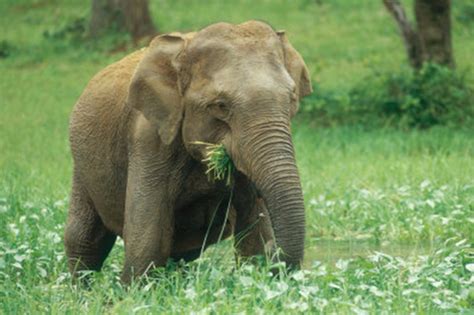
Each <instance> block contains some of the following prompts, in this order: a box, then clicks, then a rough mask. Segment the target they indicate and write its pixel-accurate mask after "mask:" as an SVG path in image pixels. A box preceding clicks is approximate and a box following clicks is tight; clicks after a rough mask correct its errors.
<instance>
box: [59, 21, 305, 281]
mask: <svg viewBox="0 0 474 315" xmlns="http://www.w3.org/2000/svg"><path fill="white" fill-rule="evenodd" d="M311 91H312V89H311V83H310V78H309V74H308V69H307V68H306V66H305V63H304V61H303V59H302V58H301V56H300V54H299V53H298V52H297V51H296V50H295V49H294V48H293V47H292V45H291V44H290V43H289V41H288V39H287V37H286V35H285V34H284V32H283V31H281V32H276V31H274V30H273V28H272V27H270V26H269V25H267V24H265V23H263V22H258V21H248V22H246V23H243V24H238V25H233V24H228V23H217V24H213V25H210V26H208V27H206V28H204V29H202V30H200V31H198V32H194V33H186V34H182V33H170V34H164V35H160V36H158V37H156V38H154V39H153V40H152V42H151V43H150V44H149V46H148V47H146V48H144V49H141V50H139V51H136V52H134V53H132V54H130V55H128V56H126V57H125V58H123V59H122V60H120V61H118V62H116V63H114V64H112V65H110V66H108V67H106V68H105V69H104V70H102V71H101V72H99V73H98V74H97V75H96V76H95V77H94V78H93V79H92V80H91V81H90V83H89V84H88V85H87V87H86V88H85V91H84V92H83V94H82V95H81V97H80V98H79V100H78V101H77V103H76V105H75V107H74V110H73V112H72V115H71V120H70V144H71V151H72V155H73V161H74V168H73V179H72V193H71V201H70V209H69V214H68V220H67V225H66V230H65V247H66V253H67V257H68V264H69V268H70V270H71V272H73V274H76V272H77V271H80V270H99V269H100V268H101V266H102V264H103V262H104V260H105V258H106V257H107V255H108V253H109V252H110V250H111V248H112V246H113V244H114V242H115V239H116V237H117V236H120V237H122V238H123V240H124V244H125V263H124V269H123V274H122V280H123V281H125V282H129V281H130V280H131V279H132V277H134V276H135V275H140V274H143V273H144V272H146V271H147V269H148V268H149V267H152V266H163V265H165V264H166V262H167V260H168V259H170V258H171V259H181V258H183V259H185V260H192V259H195V258H197V257H198V256H199V254H200V253H201V248H204V247H206V246H208V245H209V244H212V243H215V242H216V241H218V240H219V239H221V237H228V236H230V235H232V234H234V235H240V237H236V243H235V246H236V249H237V253H239V254H240V255H242V256H244V257H247V256H252V255H256V254H264V253H265V250H267V249H270V251H271V252H275V249H276V248H279V249H281V250H279V251H278V252H280V254H279V259H281V260H283V261H285V262H286V263H287V266H290V267H297V266H299V264H300V262H301V261H302V259H303V251H304V237H305V213H304V204H303V196H302V190H301V184H300V179H299V175H298V170H297V167H296V164H295V157H294V149H293V143H292V139H291V134H290V119H291V118H292V117H293V115H295V113H296V112H297V110H298V106H299V105H298V104H299V100H300V99H301V98H302V97H303V96H305V95H308V94H309V93H311ZM198 142H205V143H213V144H223V145H224V147H225V149H226V151H227V152H228V154H229V156H230V157H231V159H232V161H233V163H234V165H235V168H236V171H235V174H234V176H233V183H232V185H226V183H224V182H221V181H210V180H209V179H208V177H207V175H206V165H205V164H204V163H203V162H202V160H203V159H204V156H205V154H206V148H205V146H203V145H200V144H199V143H198ZM229 209H230V210H229ZM221 229H222V230H223V231H221ZM220 236H221V237H220ZM205 238H206V242H205V244H203V243H204V239H205Z"/></svg>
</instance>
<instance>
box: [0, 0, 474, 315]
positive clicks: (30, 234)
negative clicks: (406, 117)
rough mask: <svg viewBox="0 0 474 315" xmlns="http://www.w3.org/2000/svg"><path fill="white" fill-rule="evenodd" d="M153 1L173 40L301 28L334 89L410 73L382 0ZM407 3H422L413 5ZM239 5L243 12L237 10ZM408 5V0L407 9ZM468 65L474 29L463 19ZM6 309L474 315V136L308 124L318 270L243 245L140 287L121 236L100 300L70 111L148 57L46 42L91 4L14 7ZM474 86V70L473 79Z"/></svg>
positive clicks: (296, 128)
mask: <svg viewBox="0 0 474 315" xmlns="http://www.w3.org/2000/svg"><path fill="white" fill-rule="evenodd" d="M322 2H323V3H324V4H323V5H322V6H318V5H315V4H314V2H313V1H304V0H300V1H289V0H288V1H283V0H275V1H258V2H256V1H250V0H241V1H233V2H231V1H217V0H215V1H208V2H206V3H208V5H206V6H203V5H202V1H153V6H152V11H153V16H154V18H155V20H156V24H157V25H158V26H159V28H160V30H161V31H163V32H166V31H172V30H177V29H184V30H191V29H197V28H200V27H202V26H204V25H206V24H209V23H212V22H214V21H219V20H227V21H232V22H240V21H244V20H247V19H250V18H259V19H263V20H266V21H269V22H270V23H272V24H273V25H274V26H275V27H276V28H278V29H282V28H285V29H286V30H287V33H288V34H289V38H290V40H291V41H292V42H293V44H294V45H295V46H296V47H297V49H298V50H299V51H300V52H301V53H302V55H303V56H304V58H305V60H306V61H307V63H308V66H309V68H310V70H311V73H312V78H313V81H314V82H315V84H316V85H318V86H319V87H320V88H321V89H327V90H331V89H333V90H337V89H341V90H347V89H349V88H351V87H352V86H354V85H355V84H356V83H358V82H359V81H360V80H361V78H364V77H365V75H366V74H368V73H370V72H371V71H372V69H374V68H380V69H383V70H387V71H390V70H398V69H399V67H400V66H401V65H403V64H405V56H404V50H403V47H402V43H401V40H400V38H399V36H398V34H397V30H396V27H395V26H394V24H393V21H392V20H391V19H390V17H389V16H388V14H386V13H385V11H384V9H383V7H382V5H381V3H380V1H373V0H363V1H359V0H357V1H355V0H353V1H346V0H337V1H325V0H323V1H322ZM405 2H406V1H405ZM231 3H235V4H231ZM406 3H408V2H406ZM468 3H469V1H467V0H466V1H453V5H454V8H453V15H454V16H455V19H454V30H453V37H454V50H455V57H456V63H457V66H458V68H460V69H469V68H472V66H473V59H472V51H474V40H473V38H474V36H473V35H474V30H473V28H472V25H471V26H469V25H465V24H462V23H461V22H460V21H458V19H456V16H458V14H460V12H463V5H466V4H468ZM0 10H1V11H2V13H3V14H2V19H0V27H1V29H2V34H0V41H2V40H6V41H7V42H8V43H9V44H10V45H11V46H12V47H13V48H12V54H11V56H9V57H8V58H6V59H0V72H1V73H2V75H1V77H0V218H1V219H0V313H4V314H16V313H19V314H22V313H57V314H59V313H60V314H63V313H71V314H75V313H77V312H84V313H98V314H99V313H100V314H101V313H104V312H108V313H112V314H115V313H119V314H130V313H133V312H137V313H157V312H163V313H176V314H181V313H190V312H196V313H205V314H207V313H213V312H214V313H219V314H220V313H239V312H244V313H249V314H253V313H258V312H262V313H283V312H284V313H298V312H303V311H306V312H323V313H331V312H333V313H357V314H364V312H368V313H383V312H385V313H400V314H406V313H409V312H414V313H421V314H432V313H446V312H458V311H464V312H472V311H473V309H474V292H473V290H472V287H473V284H474V283H473V281H474V277H473V271H472V270H473V268H474V266H473V263H474V261H473V248H472V244H473V243H474V228H473V226H474V129H469V128H464V129H456V128H452V127H451V128H447V127H437V128H432V129H430V130H426V131H400V130H394V129H366V128H363V127H357V126H352V127H347V126H339V127H332V128H318V127H317V126H313V123H312V122H311V121H309V119H308V118H307V117H298V118H297V120H296V121H295V122H294V125H293V134H294V141H295V146H296V154H297V160H298V166H299V170H300V173H301V179H302V185H303V190H304V197H305V203H306V217H307V241H306V260H305V263H304V265H305V269H304V270H303V271H300V272H297V273H295V274H293V275H290V276H288V275H282V276H281V277H276V278H275V277H270V276H269V272H268V271H269V270H270V267H271V266H265V265H262V266H260V267H258V268H256V267H253V266H251V265H244V266H242V267H241V268H238V269H236V268H235V263H234V260H233V253H232V247H231V244H230V242H229V241H226V242H224V243H223V244H221V245H219V246H214V247H213V248H210V249H209V250H208V251H207V252H206V253H205V257H204V258H203V259H201V260H199V261H197V262H194V263H192V264H190V265H188V266H181V265H177V266H169V267H168V268H167V269H166V270H158V271H157V272H156V273H155V274H154V275H152V276H151V278H152V280H151V281H149V282H147V283H146V284H143V285H141V286H140V285H133V286H132V287H131V288H130V289H125V288H123V287H122V286H121V284H120V282H119V281H118V277H119V275H120V269H121V266H122V259H123V243H122V242H119V243H118V244H117V246H116V247H115V248H114V250H113V252H112V254H111V257H110V258H109V259H108V260H107V262H106V266H105V270H104V272H102V273H100V274H97V275H95V276H94V282H93V284H92V287H91V289H90V290H84V289H80V288H77V287H75V286H73V285H72V284H71V281H70V277H69V274H68V273H67V268H66V264H65V257H64V249H63V245H62V233H63V227H64V222H65V217H66V211H67V206H68V194H69V189H70V177H71V158H70V152H69V148H68V142H67V125H68V116H69V113H70V111H71V108H72V106H73V104H74V102H75V100H76V99H77V98H78V97H79V95H80V93H81V91H82V89H83V88H84V86H85V84H86V83H87V81H88V80H89V79H90V78H91V77H92V75H93V74H94V73H96V72H97V71H98V70H100V69H101V68H103V67H104V66H105V65H107V64H109V63H110V62H113V61H115V60H117V59H119V58H120V57H121V56H123V55H125V54H126V53H128V51H130V50H132V49H133V48H132V47H128V48H127V51H121V52H118V53H111V52H110V49H109V48H106V47H107V46H108V42H105V43H96V44H94V45H91V44H88V43H81V42H72V43H70V42H68V41H64V40H55V39H46V38H44V37H43V35H42V34H43V32H44V31H48V30H56V29H58V28H61V27H62V25H65V24H67V23H68V21H71V20H73V19H75V18H78V17H83V16H85V15H86V14H87V13H88V10H89V3H88V1H79V0H72V1H54V0H37V1H32V0H31V1H27V0H21V1H17V0H15V1H13V0H6V1H2V2H1V3H0ZM470 80H471V82H472V74H470Z"/></svg>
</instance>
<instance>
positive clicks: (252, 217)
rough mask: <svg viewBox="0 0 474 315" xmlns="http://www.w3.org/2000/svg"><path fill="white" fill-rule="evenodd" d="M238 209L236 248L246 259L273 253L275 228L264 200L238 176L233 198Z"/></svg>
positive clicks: (235, 232) (250, 185) (249, 184)
mask: <svg viewBox="0 0 474 315" xmlns="http://www.w3.org/2000/svg"><path fill="white" fill-rule="evenodd" d="M233 205H234V207H235V209H236V222H235V231H234V234H235V237H234V238H235V248H236V251H237V254H238V255H239V256H240V257H241V258H244V259H247V258H249V257H252V256H256V255H268V254H271V253H272V251H273V249H274V235H273V228H272V224H271V221H270V215H269V213H268V210H267V207H266V206H265V203H264V201H263V200H262V199H261V198H259V197H258V196H257V193H256V190H255V188H254V187H253V185H252V184H251V183H250V182H248V181H247V180H246V179H244V178H239V177H237V179H236V189H235V194H234V199H233Z"/></svg>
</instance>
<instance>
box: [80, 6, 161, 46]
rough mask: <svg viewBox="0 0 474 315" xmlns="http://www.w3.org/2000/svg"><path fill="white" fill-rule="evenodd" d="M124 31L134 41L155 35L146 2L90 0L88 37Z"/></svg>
mask: <svg viewBox="0 0 474 315" xmlns="http://www.w3.org/2000/svg"><path fill="white" fill-rule="evenodd" d="M110 30H112V31H126V32H128V33H130V35H131V37H132V39H133V40H134V41H138V40H139V39H141V38H143V37H146V36H152V35H155V34H156V29H155V26H154V25H153V22H152V20H151V17H150V12H149V10H148V0H92V16H91V21H90V25H89V32H90V36H91V37H93V38H98V37H100V36H101V35H103V34H104V33H105V32H107V31H110Z"/></svg>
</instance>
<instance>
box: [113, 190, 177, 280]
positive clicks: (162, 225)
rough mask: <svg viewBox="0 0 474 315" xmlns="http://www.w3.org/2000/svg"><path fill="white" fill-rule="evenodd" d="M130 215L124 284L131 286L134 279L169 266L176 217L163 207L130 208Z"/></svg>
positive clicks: (127, 220)
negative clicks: (157, 268)
mask: <svg viewBox="0 0 474 315" xmlns="http://www.w3.org/2000/svg"><path fill="white" fill-rule="evenodd" d="M145 199H146V198H145ZM147 204H148V202H147ZM146 207H148V208H146ZM138 210H141V211H143V213H139V211H138ZM126 212H129V213H128V214H127V213H126V215H125V229H124V241H125V264H124V269H123V273H122V281H123V282H125V283H130V281H131V280H132V278H134V277H136V276H140V275H142V274H144V273H146V272H147V271H149V270H150V269H152V268H154V267H162V266H165V265H166V262H167V260H168V258H170V256H171V247H172V244H173V230H174V229H173V226H174V224H173V221H174V217H173V213H172V209H171V208H169V207H166V206H160V203H155V205H153V203H151V204H149V205H148V206H146V205H142V206H140V207H137V208H135V207H129V208H128V209H127V210H126Z"/></svg>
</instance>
